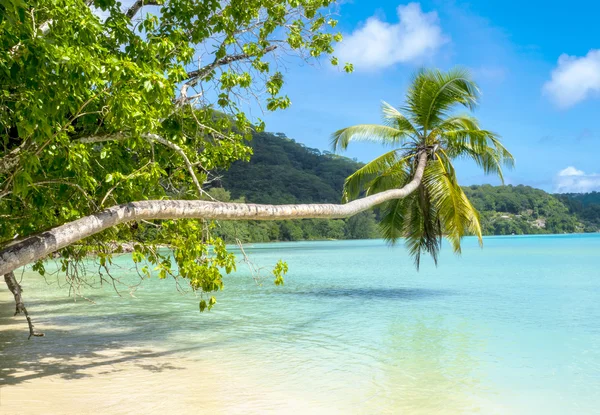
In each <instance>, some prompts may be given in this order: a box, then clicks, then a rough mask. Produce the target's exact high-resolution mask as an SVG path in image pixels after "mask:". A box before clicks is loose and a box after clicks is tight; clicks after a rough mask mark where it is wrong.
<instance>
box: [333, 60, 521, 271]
mask: <svg viewBox="0 0 600 415" xmlns="http://www.w3.org/2000/svg"><path fill="white" fill-rule="evenodd" d="M478 98H479V89H478V87H477V85H476V84H475V82H474V81H473V80H472V79H471V76H470V74H469V72H468V71H466V70H464V69H453V70H451V71H449V72H441V71H439V70H421V71H420V72H418V73H417V74H416V75H415V76H414V79H413V81H412V84H411V86H410V88H409V90H408V92H407V95H406V102H405V105H404V106H403V107H401V108H400V109H396V108H394V107H392V106H391V105H389V104H388V103H386V102H383V120H384V125H372V124H362V125H356V126H353V127H348V128H344V129H342V130H339V131H336V132H335V133H334V134H333V137H332V145H333V147H334V149H342V150H344V149H346V148H347V147H348V145H349V143H350V142H351V141H372V142H376V143H380V144H383V145H386V146H391V147H394V149H393V150H391V151H389V152H387V153H385V154H383V155H381V156H379V157H377V158H376V159H375V160H373V161H371V162H370V163H367V164H366V165H365V166H363V167H362V168H361V169H360V170H358V171H357V172H355V173H354V174H352V175H351V176H350V177H348V178H347V179H346V182H345V185H344V199H345V201H349V200H353V199H356V198H357V197H358V196H359V195H361V194H362V193H364V194H365V195H367V196H368V195H373V194H376V193H380V192H383V191H387V190H389V189H397V188H400V187H402V186H404V185H405V184H406V183H408V182H409V181H410V180H411V179H412V178H413V177H414V176H415V170H416V167H417V165H418V160H419V156H420V155H422V154H427V163H426V166H425V170H424V173H423V178H422V180H421V182H420V183H419V186H418V189H417V191H415V192H412V193H411V194H410V195H408V196H407V197H405V198H402V199H393V200H390V201H387V202H385V203H383V204H382V205H380V209H381V215H382V216H381V222H380V227H381V231H382V233H383V236H384V237H385V238H386V239H387V240H388V241H389V242H390V243H395V242H396V241H397V240H398V238H401V237H404V238H405V240H406V245H407V248H408V250H409V252H410V253H411V255H412V256H413V257H414V259H415V264H416V266H417V268H418V267H419V263H420V258H421V253H422V252H423V251H425V252H428V253H429V254H431V256H432V257H433V259H434V261H435V263H436V264H437V257H438V253H439V250H440V248H441V240H442V236H445V237H446V238H447V239H448V240H449V241H450V243H451V245H452V247H453V249H454V251H455V252H456V253H460V250H461V247H460V242H461V239H462V237H463V236H464V235H466V234H472V235H475V236H477V237H478V238H479V243H480V244H481V243H482V239H481V225H480V222H479V214H478V212H477V210H476V209H475V208H474V207H473V205H472V204H471V202H470V201H469V199H468V198H467V196H466V195H465V193H464V192H463V191H462V189H461V187H460V186H459V185H458V181H457V179H456V172H455V169H454V166H453V165H452V162H453V160H455V159H457V158H470V159H472V160H473V161H475V163H477V165H478V166H479V167H481V168H482V169H483V171H484V172H485V173H495V174H497V175H498V176H499V177H500V179H501V180H502V181H503V176H502V165H507V166H511V167H512V165H513V164H514V160H513V157H512V155H511V154H510V153H509V152H508V151H507V150H506V149H505V148H504V146H503V145H502V144H501V143H500V141H499V139H498V136H497V135H496V134H494V133H492V132H491V131H488V130H483V129H481V128H480V126H479V123H478V121H477V119H476V118H474V117H472V116H471V115H468V114H455V113H454V110H455V109H456V107H460V106H463V107H466V108H468V109H469V110H473V109H474V108H475V107H476V105H477V101H478Z"/></svg>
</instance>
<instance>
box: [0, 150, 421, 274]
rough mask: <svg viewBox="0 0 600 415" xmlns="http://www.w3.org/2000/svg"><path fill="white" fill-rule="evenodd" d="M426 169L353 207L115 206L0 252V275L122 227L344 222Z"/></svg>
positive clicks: (413, 185) (394, 195)
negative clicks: (157, 222) (181, 222)
mask: <svg viewBox="0 0 600 415" xmlns="http://www.w3.org/2000/svg"><path fill="white" fill-rule="evenodd" d="M426 165H427V153H426V152H422V153H421V154H420V155H419V162H418V164H417V168H416V170H415V174H414V176H413V178H412V180H411V181H410V182H409V183H407V184H406V185H405V186H404V187H402V188H401V189H392V190H387V191H385V192H381V193H377V194H374V195H371V196H367V197H364V198H362V199H357V200H353V201H352V202H349V203H346V204H342V205H336V204H304V205H257V204H251V203H221V202H208V201H202V200H145V201H139V202H130V203H125V204H122V205H117V206H113V207H111V208H108V209H106V210H103V211H102V212H98V213H95V214H93V215H89V216H86V217H84V218H81V219H77V220H75V221H72V222H69V223H65V224H64V225H61V226H57V227H56V228H53V229H50V230H49V231H46V232H42V233H40V234H37V235H33V236H30V237H27V238H26V239H24V240H22V241H19V242H17V243H14V244H12V245H9V246H7V247H6V248H4V249H2V250H0V275H2V274H8V273H10V272H12V271H14V270H15V269H17V268H19V267H21V266H24V265H27V264H29V263H31V262H34V261H37V260H39V259H42V258H44V257H46V256H47V255H49V254H51V253H52V252H55V251H57V250H59V249H61V248H64V247H66V246H69V245H71V244H73V243H75V242H77V241H79V240H81V239H84V238H87V237H89V236H92V235H94V234H96V233H98V232H101V231H103V230H105V229H108V228H110V227H112V226H116V225H119V224H122V223H126V222H130V221H134V220H151V219H216V220H281V219H309V218H310V219H316V218H325V219H333V218H345V217H349V216H353V215H356V214H357V213H360V212H363V211H365V210H367V209H370V208H372V207H374V206H377V205H379V204H381V203H383V202H387V201H389V200H393V199H402V198H404V197H406V196H408V195H410V194H411V193H412V192H414V191H415V190H416V189H417V188H418V187H419V185H420V183H421V180H422V178H423V173H424V171H425V166H426Z"/></svg>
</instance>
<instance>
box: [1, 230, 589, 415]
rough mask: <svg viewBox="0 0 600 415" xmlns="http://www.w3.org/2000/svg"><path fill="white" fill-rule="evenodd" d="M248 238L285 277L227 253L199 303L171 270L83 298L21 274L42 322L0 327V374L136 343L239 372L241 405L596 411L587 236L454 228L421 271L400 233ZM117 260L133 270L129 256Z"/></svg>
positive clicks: (227, 401)
mask: <svg viewBox="0 0 600 415" xmlns="http://www.w3.org/2000/svg"><path fill="white" fill-rule="evenodd" d="M246 251H247V253H248V254H249V255H250V257H251V258H252V259H253V261H254V262H255V263H256V264H258V265H261V266H265V267H269V266H272V265H273V264H274V263H275V262H276V261H278V260H279V259H284V260H286V261H287V262H288V264H289V266H290V272H289V274H288V275H287V277H286V284H285V286H283V287H275V286H273V285H272V282H271V280H269V278H268V276H265V278H264V279H263V280H262V282H263V285H262V286H258V285H257V284H256V283H255V282H254V280H253V279H252V278H251V276H250V273H249V272H248V271H247V269H246V268H245V266H244V264H239V267H238V268H239V269H238V272H237V273H236V274H235V275H233V276H230V277H227V279H226V288H225V290H224V291H223V292H221V293H219V294H218V297H217V299H218V304H217V306H216V307H215V309H213V311H211V312H210V313H203V314H199V313H198V311H197V306H198V300H197V299H196V298H194V296H193V295H192V294H187V295H181V294H179V293H178V292H177V290H176V287H175V283H174V282H173V281H169V280H166V281H159V280H156V279H154V280H149V281H144V283H143V284H142V285H141V286H140V287H139V288H138V290H137V291H136V292H135V294H134V295H135V298H131V297H128V296H127V295H126V296H125V297H124V298H120V297H118V296H117V295H116V294H115V293H114V291H113V290H112V289H111V287H104V288H102V289H96V290H92V289H88V290H85V294H86V296H87V297H89V298H90V299H91V300H93V301H94V302H95V304H91V303H89V302H87V301H82V300H78V302H77V303H75V304H74V303H73V302H72V300H69V299H65V291H64V289H62V290H61V289H59V288H58V287H57V286H56V284H55V285H51V286H49V287H48V286H47V285H45V283H44V282H43V280H41V279H40V278H39V277H35V276H33V275H30V274H27V275H25V280H24V287H25V290H26V294H27V298H26V299H27V301H28V303H29V309H30V312H32V314H33V315H34V318H35V319H36V321H37V323H38V327H39V328H40V329H42V328H43V327H44V326H48V327H56V328H53V329H51V330H49V331H48V330H47V332H46V337H44V338H42V339H35V340H32V341H29V342H27V341H26V339H24V337H26V336H25V333H23V332H18V331H14V330H11V331H6V332H0V347H1V349H0V351H1V352H2V361H3V363H2V365H3V366H4V369H3V370H4V372H3V373H4V378H3V380H2V381H3V382H4V383H6V384H8V385H12V384H16V383H18V382H20V381H19V380H15V379H14V378H12V377H11V373H12V369H13V368H17V367H22V366H24V365H27V364H28V365H33V366H34V367H37V369H39V370H38V375H39V374H40V373H41V375H40V376H44V373H45V372H44V371H46V372H48V374H50V373H52V374H55V373H59V374H60V371H61V369H60V368H58V369H57V368H53V367H46V366H43V365H40V364H38V366H35V364H36V363H35V361H36V359H38V360H39V359H40V358H41V357H42V356H48V355H59V356H63V357H65V358H68V357H69V356H73V355H77V356H86V355H93V354H94V353H97V352H98V351H101V350H104V349H106V348H118V347H123V346H140V347H147V348H157V349H161V350H167V351H168V352H167V353H166V355H168V356H170V358H172V359H174V360H177V361H186V360H187V361H190V362H195V363H200V364H203V365H210V366H211V367H215V368H218V369H219V373H221V375H220V376H221V378H219V379H216V378H215V379H211V382H221V383H222V384H227V383H228V382H231V383H232V384H234V383H235V380H234V379H233V378H234V376H237V375H239V376H244V377H245V378H246V383H249V384H250V386H251V388H250V389H244V390H243V393H242V392H241V391H238V390H237V389H236V388H235V387H232V388H230V389H226V392H223V400H222V401H221V404H222V406H223V408H226V407H227V405H233V404H234V403H235V402H236V401H242V400H243V401H244V402H246V403H247V406H246V408H247V409H248V411H247V412H254V413H265V412H275V413H277V412H284V411H283V409H282V408H284V407H285V405H286V402H285V400H286V396H294V397H296V398H295V399H297V400H301V401H303V402H304V403H305V404H307V405H308V406H309V407H310V408H313V409H315V410H318V409H320V410H322V411H323V412H325V413H333V412H339V413H370V414H371V413H394V414H396V413H407V414H411V413H474V412H479V413H485V414H487V413H507V414H533V413H535V414H567V413H578V414H593V413H598V408H599V407H600V279H599V277H600V271H599V270H600V255H599V254H600V236H598V235H564V236H563V235H561V236H524V237H523V236H518V237H488V238H485V247H484V249H483V250H482V249H479V247H478V246H477V243H476V241H475V240H474V239H472V238H467V239H466V240H465V241H464V250H463V255H462V256H461V257H457V256H455V255H453V254H452V253H451V252H450V250H449V249H448V247H445V249H444V250H443V253H442V255H441V258H440V264H439V267H437V268H436V267H435V266H434V265H433V264H432V263H431V261H429V260H428V259H426V260H425V261H423V263H422V267H421V271H420V272H419V273H417V272H416V271H415V269H414V266H413V264H412V261H411V259H410V258H408V256H407V254H406V252H405V250H404V248H403V247H402V246H399V247H397V248H389V247H387V246H386V245H385V244H384V242H382V241H332V242H299V243H278V244H256V245H250V246H248V247H247V248H246ZM117 262H118V263H119V264H120V266H121V267H122V269H120V270H119V271H116V272H118V273H120V274H121V275H133V271H132V270H131V269H130V263H129V262H128V258H127V257H121V258H119V259H118V261H117ZM265 271H266V273H268V268H267V269H266V270H265ZM132 278H133V277H132ZM2 298H7V297H6V296H4V297H2ZM6 309H7V307H4V308H2V310H6ZM1 317H2V318H4V317H5V315H2V316H1ZM61 327H67V328H68V330H67V329H66V328H65V329H64V330H63V329H61ZM23 350H26V351H27V354H28V358H27V359H25V358H23ZM32 362H33V363H32ZM64 370H68V369H64ZM223 373H224V374H225V375H223ZM227 374H230V376H231V378H229V379H228V378H227V376H228V375H227ZM62 375H64V376H72V377H73V379H77V373H70V372H69V373H63V374H62ZM36 376H37V375H36ZM179 376H180V379H181V382H182V384H185V383H186V382H189V381H192V380H193V379H195V378H194V373H187V372H185V371H182V372H181V374H180V375H179ZM223 376H225V378H223ZM34 377H35V376H34ZM249 390H250V391H253V392H254V393H252V392H249ZM199 404H201V402H200V403H199Z"/></svg>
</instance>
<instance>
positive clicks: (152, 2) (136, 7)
mask: <svg viewBox="0 0 600 415" xmlns="http://www.w3.org/2000/svg"><path fill="white" fill-rule="evenodd" d="M161 4H162V2H160V1H157V0H136V1H135V3H133V4H132V5H131V7H130V8H129V9H127V11H126V12H125V16H127V18H128V19H129V20H131V19H133V18H134V17H135V15H136V14H137V12H138V11H140V9H141V8H142V7H144V6H160V5H161Z"/></svg>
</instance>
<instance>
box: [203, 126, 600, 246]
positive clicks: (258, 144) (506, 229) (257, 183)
mask: <svg viewBox="0 0 600 415" xmlns="http://www.w3.org/2000/svg"><path fill="white" fill-rule="evenodd" d="M250 145H251V146H252V148H253V151H254V155H253V156H252V158H251V160H250V162H236V163H234V164H233V166H231V168H230V169H229V170H227V171H224V172H222V174H221V179H220V181H219V182H217V184H216V186H220V187H222V188H224V189H226V190H227V191H223V190H222V189H212V191H213V192H219V194H218V198H219V199H220V200H245V201H248V202H254V203H274V204H281V203H317V202H318V203H339V202H340V200H341V197H342V186H343V183H344V180H345V178H346V177H347V176H348V175H350V174H351V173H353V172H354V171H356V169H357V168H359V167H360V166H361V164H360V163H358V162H357V161H356V160H352V159H349V158H347V157H342V156H339V155H336V154H332V153H330V152H327V151H324V152H321V151H319V150H317V149H312V148H308V147H306V146H304V145H302V144H300V143H297V142H295V141H294V140H292V139H290V138H287V137H286V136H285V135H284V134H281V133H278V134H272V133H264V132H263V133H257V134H255V135H254V138H253V140H252V141H251V144H250ZM464 189H465V192H466V194H467V195H468V196H469V198H470V199H471V201H472V202H473V204H474V205H475V207H476V208H477V209H478V210H479V212H480V213H481V223H482V227H483V232H484V234H486V235H510V234H517V235H522V234H543V233H573V232H583V231H586V232H596V231H598V229H599V228H600V193H589V194H584V195H579V194H565V195H552V194H549V193H546V192H544V191H543V190H540V189H535V188H532V187H529V186H522V185H519V186H510V185H509V186H491V185H482V186H468V187H465V188H464ZM376 213H377V212H365V213H364V214H361V215H358V216H357V217H354V218H349V219H346V220H303V221H286V222H283V221H282V222H272V223H266V222H262V223H261V222H248V223H239V222H237V224H236V225H235V226H234V225H233V224H231V223H230V224H227V223H222V224H221V225H220V226H221V228H220V230H219V232H220V234H221V235H222V236H224V237H226V239H230V240H231V239H235V237H238V238H239V239H241V240H246V241H248V240H251V241H270V240H300V239H328V238H332V239H343V238H347V239H354V238H374V237H378V236H379V235H378V232H377V228H376ZM234 234H235V237H234V236H233V235H234Z"/></svg>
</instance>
